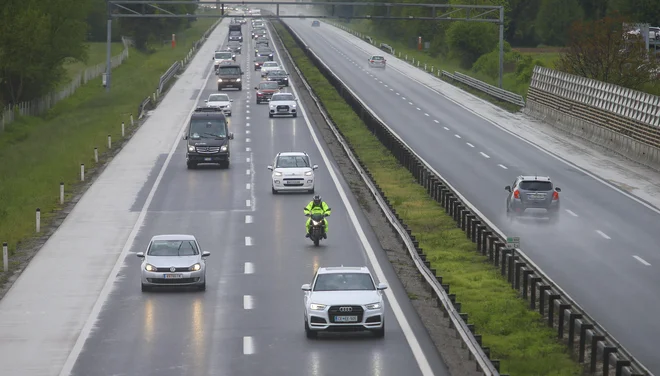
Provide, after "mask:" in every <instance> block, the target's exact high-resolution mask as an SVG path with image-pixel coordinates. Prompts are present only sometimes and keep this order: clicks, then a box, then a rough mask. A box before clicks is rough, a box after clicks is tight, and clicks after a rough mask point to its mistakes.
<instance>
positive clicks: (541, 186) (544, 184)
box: [520, 180, 552, 191]
mask: <svg viewBox="0 0 660 376" xmlns="http://www.w3.org/2000/svg"><path fill="white" fill-rule="evenodd" d="M520 189H522V190H524V191H551V190H552V183H551V182H549V181H538V180H526V181H522V182H520Z"/></svg>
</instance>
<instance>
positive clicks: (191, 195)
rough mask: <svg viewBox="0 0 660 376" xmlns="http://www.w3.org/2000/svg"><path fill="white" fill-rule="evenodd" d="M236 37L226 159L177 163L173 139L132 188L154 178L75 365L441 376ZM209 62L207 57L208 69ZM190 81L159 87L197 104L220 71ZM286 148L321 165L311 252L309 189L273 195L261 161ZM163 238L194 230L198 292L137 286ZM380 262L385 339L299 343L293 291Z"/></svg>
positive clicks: (375, 252) (324, 168)
mask: <svg viewBox="0 0 660 376" xmlns="http://www.w3.org/2000/svg"><path fill="white" fill-rule="evenodd" d="M219 28H226V23H223V24H222V25H221V26H220V27H219ZM243 33H244V36H247V38H245V41H244V43H243V53H242V55H237V56H238V59H237V61H239V62H240V63H241V64H242V65H243V66H244V67H245V68H244V69H245V72H246V73H245V76H244V81H245V84H244V87H243V91H236V90H226V91H223V93H227V94H229V96H230V98H232V99H233V104H232V105H233V113H232V117H231V118H230V121H231V123H230V131H231V132H233V133H234V135H235V139H234V140H233V141H232V144H231V153H232V154H231V167H230V168H229V169H228V170H223V169H219V168H217V167H215V166H209V167H208V168H207V167H205V166H202V167H200V168H198V169H194V170H187V169H186V165H185V147H186V145H185V142H184V141H181V142H179V143H178V144H177V145H176V148H175V149H173V150H174V153H173V155H172V157H171V160H170V162H169V164H165V166H166V167H165V170H164V174H163V175H162V178H161V179H160V180H158V179H157V178H155V176H154V177H150V178H149V179H148V181H147V182H146V183H145V189H143V190H142V192H147V191H149V190H150V189H152V186H154V184H155V186H154V188H153V189H155V190H154V191H153V192H155V193H154V194H153V196H152V199H151V201H146V202H147V203H148V204H149V205H148V208H147V210H146V216H145V217H144V223H143V225H142V226H141V227H140V229H139V232H138V233H137V236H136V238H135V242H134V243H133V246H132V247H131V249H130V251H129V253H128V256H127V258H126V260H125V263H124V265H123V267H122V269H121V270H120V272H119V275H118V276H117V279H116V281H115V282H114V288H113V289H112V292H111V293H110V294H109V295H108V296H107V300H106V301H105V304H104V305H103V308H102V309H101V311H100V314H99V316H98V321H97V322H96V323H95V325H94V329H93V330H92V331H91V332H90V333H89V335H88V337H87V338H83V339H84V340H85V341H84V346H83V347H82V348H81V351H80V353H79V355H78V356H77V357H74V360H75V363H74V365H73V369H72V373H71V374H72V375H77V376H108V375H140V374H144V375H159V376H169V375H172V376H174V375H186V376H201V375H215V376H217V375H261V374H265V373H267V374H268V375H281V376H295V375H300V376H309V375H337V374H360V375H374V376H376V375H378V376H401V375H410V376H413V375H425V376H426V375H429V376H430V375H438V376H442V375H448V373H447V371H446V367H445V366H444V364H443V362H442V360H441V358H440V356H439V355H438V354H437V351H436V349H435V347H434V345H433V343H432V342H431V340H430V338H429V337H428V334H427V333H426V330H425V329H424V327H423V326H422V324H421V322H420V320H419V318H418V317H417V314H416V313H415V311H414V308H413V307H412V305H411V303H410V301H409V299H408V297H407V294H406V293H405V291H404V290H403V287H402V286H401V284H400V282H399V281H398V280H397V277H396V274H395V273H394V271H393V269H392V267H391V266H390V265H389V263H388V262H387V259H386V256H385V254H384V252H383V251H382V249H381V248H380V246H379V244H378V241H377V239H375V236H374V234H373V233H372V231H371V228H370V227H369V225H368V224H367V222H366V220H364V219H363V218H362V216H361V214H360V213H359V209H352V208H353V207H355V208H358V206H357V204H356V201H355V199H354V198H353V197H352V195H351V194H350V191H349V189H348V186H347V185H346V184H345V182H344V181H343V180H342V178H341V176H340V175H339V174H338V172H336V171H334V169H335V167H333V163H332V162H330V161H328V160H327V159H326V158H327V156H325V154H324V153H323V152H322V150H323V149H322V147H323V144H321V143H320V142H322V141H319V140H318V139H316V137H315V136H313V134H312V133H311V132H310V130H311V129H313V124H311V123H310V120H309V119H308V118H307V117H306V116H298V118H296V119H293V118H274V119H269V118H268V105H266V104H262V105H256V104H255V94H254V86H256V85H257V84H258V82H259V81H260V77H259V72H255V71H254V69H253V61H252V59H253V53H252V51H253V50H254V49H253V48H252V41H251V40H250V37H249V35H250V34H249V26H244V27H243ZM214 34H215V33H214ZM225 35H226V34H225ZM218 47H219V46H218ZM200 54H201V52H200ZM208 56H210V53H209V54H208V55H204V54H201V56H197V57H196V58H195V60H196V61H198V60H197V59H202V60H204V61H205V60H207V59H208ZM276 60H277V59H276ZM211 64H212V61H211V60H208V67H207V68H208V70H211V69H212V66H211ZM199 78H200V77H198V76H197V77H186V76H185V73H184V74H183V77H182V78H180V80H182V79H183V80H186V82H188V81H189V82H190V86H189V87H187V88H186V90H182V91H175V92H170V93H169V94H168V95H179V96H181V97H182V98H183V97H184V96H185V98H186V99H187V98H189V97H190V95H191V93H192V95H193V97H194V98H195V100H196V102H197V104H198V105H199V106H202V105H204V102H203V101H204V99H206V98H207V97H208V95H209V94H211V93H215V92H217V88H216V78H215V76H214V75H210V77H206V76H205V77H204V78H203V79H206V80H207V81H206V84H205V86H204V88H203V90H201V91H197V90H195V88H196V87H198V86H199V85H200V83H201V82H202V81H200V80H199ZM287 90H289V91H291V90H292V89H291V88H287ZM188 110H190V109H188ZM306 110H307V111H310V110H311V109H306ZM159 111H169V109H167V108H161V107H159V108H158V109H156V111H155V112H156V113H158V112H159ZM302 115H304V114H302ZM176 137H179V139H180V137H181V136H180V135H178V134H177V136H176ZM318 145H321V148H319V147H318ZM291 150H294V151H306V152H308V153H309V154H310V156H311V158H312V163H314V164H318V165H319V166H320V167H319V170H317V174H316V191H317V193H318V194H320V195H322V197H323V199H324V200H325V201H326V202H327V203H328V204H329V206H330V207H331V208H332V209H333V210H332V216H331V217H330V218H329V221H330V228H329V235H328V240H326V241H324V242H322V243H321V246H320V247H318V248H316V247H314V246H313V244H312V242H311V241H309V239H305V237H304V229H305V227H304V224H305V217H304V216H303V207H304V206H305V205H306V204H307V203H308V202H309V201H310V200H311V198H312V195H310V194H307V193H301V194H278V195H273V194H272V193H271V189H270V188H271V174H270V171H268V170H267V168H266V166H267V165H270V164H272V161H273V158H274V156H275V154H276V153H277V152H280V151H291ZM163 157H164V156H163ZM163 160H164V158H162V159H161V162H162V161H163ZM328 162H330V163H328ZM127 163H128V161H127ZM330 169H332V170H330ZM331 171H334V172H332V173H331ZM334 179H338V180H337V181H338V182H339V185H336V184H335V181H334ZM354 210H355V211H356V212H357V213H354ZM163 233H185V234H193V235H195V236H196V237H197V238H198V240H199V241H200V245H201V247H202V249H203V250H205V251H210V252H211V256H210V257H209V259H208V261H207V270H208V271H207V290H206V291H205V292H194V291H157V292H149V293H142V292H141V291H140V271H139V269H140V260H139V259H138V258H137V257H135V252H140V251H143V250H144V247H145V246H146V245H147V244H148V241H149V239H150V237H151V236H153V235H156V234H163ZM374 256H375V257H374ZM376 260H377V261H378V262H377V264H378V265H380V266H378V268H380V269H382V273H383V274H384V276H385V277H386V282H387V283H388V284H389V285H390V289H389V290H387V291H388V292H387V294H388V295H387V300H388V311H387V313H386V317H387V319H386V321H387V327H386V335H385V338H384V339H382V340H378V339H375V338H372V337H371V336H370V335H368V334H367V335H352V334H351V335H348V336H347V337H348V338H347V337H341V336H334V335H331V336H328V337H326V338H324V337H323V336H321V337H320V338H319V339H318V340H308V339H306V338H305V333H304V329H303V305H302V291H301V290H300V287H301V285H302V284H303V283H309V282H311V278H312V276H313V273H314V271H315V269H316V268H318V267H319V266H338V265H345V266H349V265H368V266H370V269H371V270H372V271H373V270H374V267H375V266H374V265H373V262H374V261H376ZM375 275H377V274H375ZM380 281H381V282H382V281H383V280H382V279H381V280H380ZM392 307H396V308H397V310H398V311H399V313H398V314H396V315H395V313H394V311H393V309H392ZM411 343H412V344H413V346H412V347H411ZM417 346H419V347H417ZM424 367H427V368H424Z"/></svg>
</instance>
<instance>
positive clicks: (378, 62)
mask: <svg viewBox="0 0 660 376" xmlns="http://www.w3.org/2000/svg"><path fill="white" fill-rule="evenodd" d="M367 61H368V62H369V66H370V67H374V68H385V67H386V66H387V60H385V57H384V56H381V55H373V56H371V57H370V58H369V59H367Z"/></svg>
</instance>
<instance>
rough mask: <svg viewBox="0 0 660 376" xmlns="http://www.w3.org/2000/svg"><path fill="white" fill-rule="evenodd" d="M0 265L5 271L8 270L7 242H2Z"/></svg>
mask: <svg viewBox="0 0 660 376" xmlns="http://www.w3.org/2000/svg"><path fill="white" fill-rule="evenodd" d="M2 265H3V266H4V268H3V269H4V271H5V273H6V272H8V271H9V250H8V249H7V243H6V242H5V243H2Z"/></svg>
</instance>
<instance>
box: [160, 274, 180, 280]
mask: <svg viewBox="0 0 660 376" xmlns="http://www.w3.org/2000/svg"><path fill="white" fill-rule="evenodd" d="M163 278H165V279H178V278H183V274H163Z"/></svg>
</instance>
